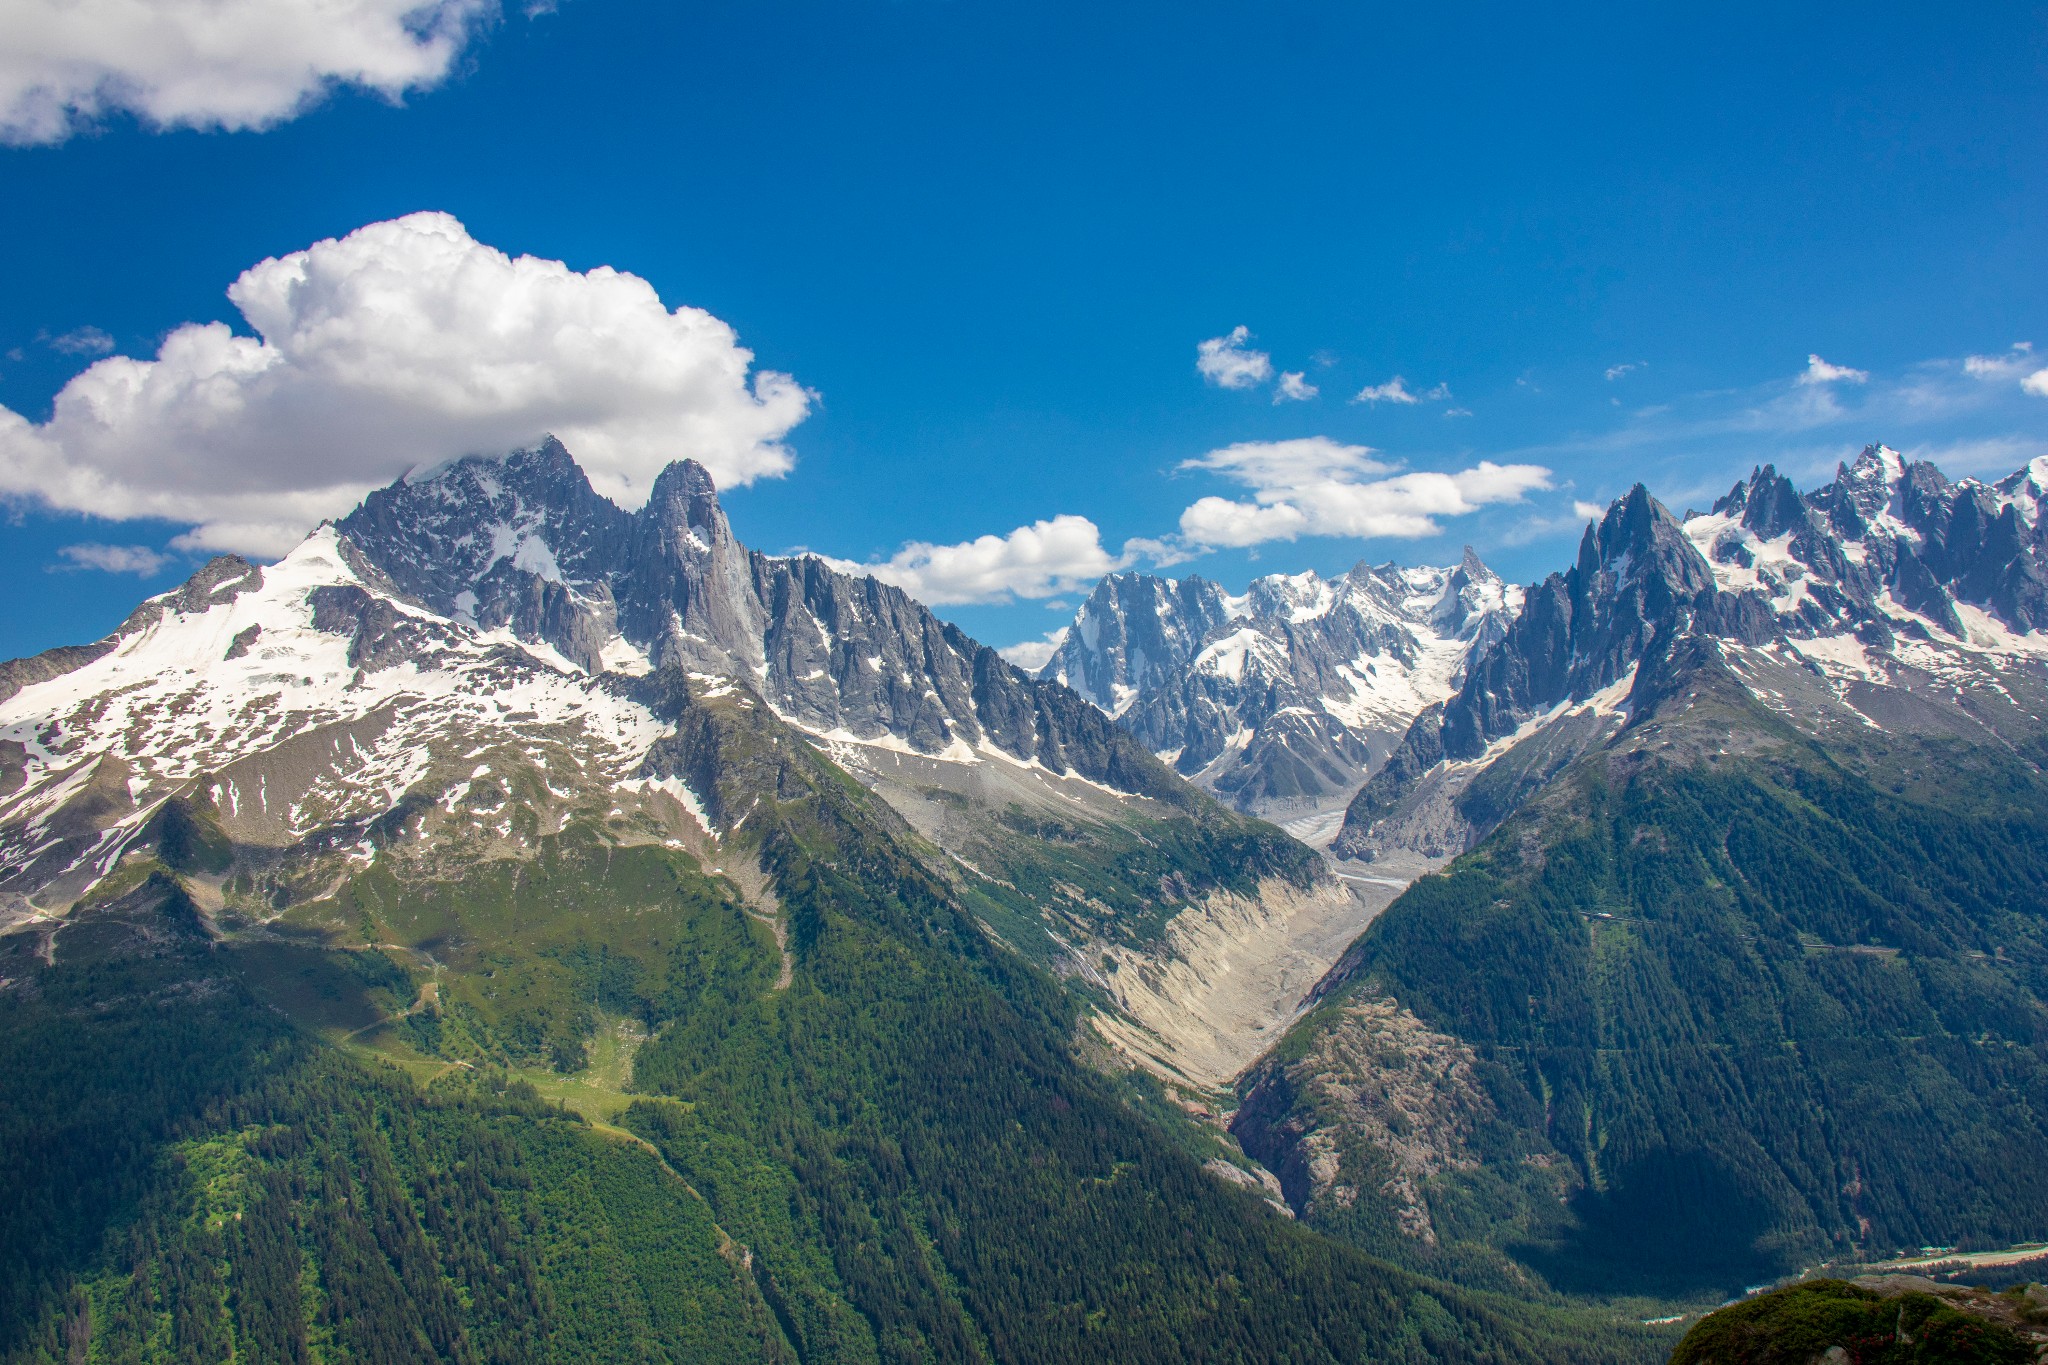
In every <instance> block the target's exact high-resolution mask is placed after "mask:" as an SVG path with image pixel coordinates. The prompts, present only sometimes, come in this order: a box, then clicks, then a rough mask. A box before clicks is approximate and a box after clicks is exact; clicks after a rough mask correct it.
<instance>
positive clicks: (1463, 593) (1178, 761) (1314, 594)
mask: <svg viewBox="0 0 2048 1365" xmlns="http://www.w3.org/2000/svg"><path fill="white" fill-rule="evenodd" d="M1520 606H1521V590H1520V589H1519V588H1515V587H1511V586H1509V585H1508V584H1505V583H1503V582H1502V581H1501V580H1500V578H1499V577H1498V576H1497V575H1495V574H1494V573H1493V572H1492V571H1491V570H1489V569H1488V568H1487V567H1486V566H1485V565H1484V564H1482V563H1481V562H1480V560H1479V557H1478V555H1476V554H1475V553H1473V552H1472V551H1471V550H1470V549H1467V550H1466V552H1465V557H1464V560H1463V561H1462V562H1461V563H1459V564H1457V565H1456V566H1454V567H1452V568H1448V569H1435V568H1418V569H1403V568H1401V567H1399V566H1397V565H1393V564H1383V565H1378V566H1373V565H1368V564H1364V563H1361V564H1359V565H1358V566H1357V567H1356V568H1354V569H1352V570H1351V572H1350V573H1348V574H1346V575H1344V577H1343V578H1341V579H1338V580H1336V581H1334V582H1326V581H1324V580H1323V579H1322V578H1320V577H1318V576H1317V575H1316V574H1314V573H1312V572H1311V573H1302V574H1295V575H1285V574H1274V575H1271V576H1268V577H1265V578H1260V579H1256V580H1254V581H1253V582H1252V584H1251V586H1250V587H1249V588H1248V589H1247V590H1246V591H1245V593H1244V595H1243V596H1240V597H1232V596H1230V595H1229V594H1227V593H1226V592H1225V591H1224V590H1223V589H1222V588H1221V587H1219V586H1218V585H1217V584H1215V583H1212V582H1210V581H1209V580H1207V579H1205V578H1202V577H1200V576H1199V575H1194V576H1190V577H1188V578H1183V579H1179V580H1170V579H1164V578H1160V577H1157V576H1155V575H1151V574H1139V573H1127V574H1112V575H1110V576H1109V577H1107V578H1104V579H1103V580H1102V581H1101V582H1100V583H1099V584H1097V585H1096V587H1095V590H1094V591H1093V592H1092V593H1090V594H1089V596H1088V599H1087V601H1085V602H1083V603H1082V604H1081V608H1080V610H1079V612H1077V613H1076V615H1075V617H1074V621H1073V624H1072V625H1071V626H1069V627H1068V628H1067V632H1066V635H1065V638H1064V639H1063V640H1062V641H1061V643H1060V646H1059V648H1058V650H1057V651H1056V652H1055V653H1054V654H1053V656H1052V658H1051V659H1049V660H1048V661H1047V662H1046V664H1045V665H1044V667H1042V668H1041V669H1040V670H1039V672H1038V676H1039V677H1041V678H1046V679H1050V680H1054V681H1057V682H1061V683H1064V684H1066V685H1067V686H1068V687H1071V688H1073V689H1074V690H1075V691H1077V692H1079V693H1080V694H1081V695H1082V696H1084V697H1086V698H1088V699H1089V700H1090V701H1092V702H1094V703H1095V704H1096V705H1097V706H1099V707H1101V708H1102V709H1103V710H1104V711H1106V712H1107V713H1108V714H1110V715H1112V716H1114V717H1116V718H1117V719H1118V721H1119V722H1121V723H1122V725H1123V726H1124V728H1125V729H1127V730H1129V731H1130V732H1131V733H1132V734H1133V735H1136V736H1137V737H1138V739H1139V740H1140V741H1141V742H1142V743H1143V744H1144V745H1145V747H1146V748H1148V749H1150V750H1152V751H1153V752H1154V753H1156V754H1157V755H1158V756H1159V758H1160V759H1161V760H1162V761H1163V762H1167V763H1170V764H1172V765H1173V767H1174V768H1175V770H1176V771H1178V772H1179V773H1180V774H1181V775H1182V776H1184V777H1187V778H1189V779H1190V780H1192V781H1194V782H1196V783H1197V784H1199V785H1201V786H1202V787H1205V788H1206V789H1208V790H1209V791H1212V792H1214V793H1216V794H1217V795H1218V796H1220V797H1222V798H1224V799H1226V800H1228V801H1230V802H1231V803H1232V804H1234V805H1236V806H1238V807H1240V808H1241V809H1245V810H1250V811H1256V812H1258V813H1260V814H1262V815H1267V816H1270V817H1273V818H1276V819H1282V820H1291V821H1295V822H1298V823H1299V824H1300V825H1301V826H1302V828H1303V829H1304V831H1305V832H1313V831H1314V830H1315V829H1316V828H1317V827H1318V824H1321V825H1323V826H1329V827H1332V828H1333V827H1334V825H1333V822H1332V821H1330V820H1328V819H1323V820H1321V821H1318V819H1317V817H1318V816H1320V815H1326V814H1328V813H1330V812H1332V809H1333V807H1337V806H1341V805H1342V804H1343V803H1344V801H1346V800H1348V799H1349V797H1350V796H1351V795H1352V794H1353V793H1354V792H1355V791H1356V790H1357V788H1358V786H1359V783H1360V782H1361V781H1362V780H1363V777H1364V774H1365V772H1366V771H1367V769H1368V768H1370V767H1372V766H1374V765H1376V764H1378V763H1380V762H1381V761H1382V760H1384V759H1385V758H1386V756H1387V752H1388V751H1389V750H1390V749H1391V748H1392V747H1393V745H1394V743H1395V742H1397V741H1398V740H1399V738H1400V736H1401V734H1402V733H1403V732H1404V731H1405V730H1406V729H1407V727H1408V723H1409V722H1410V721H1412V720H1413V719H1414V718H1415V716H1416V715H1417V714H1418V713H1419V712H1421V711H1422V710H1423V709H1424V708H1425V707H1427V706H1430V705H1433V704H1435V703H1438V702H1441V701H1443V700H1445V699H1446V698H1448V697H1449V696H1450V695H1451V694H1452V693H1453V692H1455V691H1456V690H1457V688H1458V686H1459V684H1460V683H1461V682H1462V681H1463V679H1464V672H1465V666H1466V662H1467V660H1468V659H1470V658H1471V657H1473V656H1474V655H1475V654H1479V653H1483V652H1484V651H1485V649H1486V648H1487V647H1489V646H1491V645H1492V644H1494V643H1495V642H1497V641H1498V640H1499V638H1500V635H1501V633H1502V632H1503V631H1504V630H1505V629H1506V625H1507V623H1508V622H1509V621H1511V620H1513V619H1514V616H1515V614H1516V612H1517V611H1519V610H1520ZM1325 832H1327V831H1325Z"/></svg>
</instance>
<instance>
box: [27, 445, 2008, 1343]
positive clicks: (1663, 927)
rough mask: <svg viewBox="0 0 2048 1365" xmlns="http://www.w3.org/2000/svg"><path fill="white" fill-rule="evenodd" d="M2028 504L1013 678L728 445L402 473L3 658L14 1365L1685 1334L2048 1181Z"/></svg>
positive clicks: (1410, 580) (1669, 549)
mask: <svg viewBox="0 0 2048 1365" xmlns="http://www.w3.org/2000/svg"><path fill="white" fill-rule="evenodd" d="M2044 510H2048V460H2043V461H2036V462H2035V463H2034V464H2033V465H2031V466H2029V467H2028V468H2027V469H2025V470H2022V471H2021V472H2020V473H2018V474H2016V475H2014V476H2013V477H2012V478H2010V479H2006V480H2003V481H2001V482H1999V483H1996V484H1984V483H1978V482H1974V481H1969V480H1965V481H1962V482H1951V481H1949V480H1948V479H1947V478H1946V477H1944V476H1943V475H1942V474H1941V473H1940V472H1939V471H1938V470H1936V469H1935V468H1934V467H1933V466H1931V465H1928V464H1908V463H1906V462H1905V461H1904V460H1903V459H1902V458H1901V457H1900V456H1898V455H1897V454H1896V453H1895V452H1892V451H1890V450H1888V449H1885V448H1883V447H1872V448H1870V449H1868V450H1866V451H1865V452H1864V453H1863V455H1862V456H1861V457H1860V458H1859V459H1858V460H1857V461H1856V462H1855V463H1854V464H1853V465H1848V466H1845V467H1843V468H1842V469H1840V470H1839V472H1838V475H1837V477H1836V479H1835V481H1834V482H1833V483H1831V484H1829V485H1828V486H1826V487H1824V488H1821V489H1819V490H1816V491H1811V492H1805V493H1802V492H1801V491H1800V490H1798V489H1796V488H1794V487H1793V486H1792V485H1791V484H1790V483H1789V482H1788V481H1787V480H1785V479H1784V478H1782V477H1781V476H1779V475H1778V474H1777V473H1776V472H1775V471H1774V470H1772V469H1769V468H1764V469H1759V470H1758V471H1757V472H1756V473H1755V474H1754V475H1753V476H1752V477H1751V478H1749V479H1748V480H1746V481H1744V482H1743V483H1741V484H1739V485H1737V486H1736V487H1735V488H1734V489H1733V490H1731V492H1730V493H1729V494H1728V496H1727V497H1725V498H1723V499H1721V500H1720V501H1719V502H1717V503H1716V504H1715V506H1714V507H1713V509H1712V510H1711V511H1710V512H1708V513H1705V514H1700V515H1688V516H1687V517H1685V518H1683V519H1680V518H1678V517H1675V516H1673V515H1672V514H1671V513H1670V512H1669V511H1668V510H1667V509H1666V508H1664V507H1663V506H1662V505H1661V504H1659V503H1658V502H1657V501H1656V500H1655V499H1654V498H1653V497H1652V496H1651V495H1650V493H1649V492H1648V491H1647V490H1646V489H1643V488H1640V487H1638V488H1637V489H1635V490H1634V491H1632V492H1631V493H1629V494H1628V495H1627V496H1625V497H1624V498H1622V499H1620V500H1619V501H1617V502H1616V503H1615V504H1614V505H1613V506H1612V507H1611V508H1609V509H1608V510H1607V511H1606V513H1605V515H1604V516H1603V517H1602V518H1600V519H1599V520H1598V521H1597V522H1596V523H1595V524H1594V525H1592V526H1590V527H1589V528H1588V529H1587V531H1586V534H1585V538H1584V541H1583V543H1582V545H1581V547H1580V551H1579V556H1578V559H1577V562H1576V563H1575V564H1574V565H1573V566H1572V567H1571V568H1570V569H1569V570H1568V571H1566V572H1564V573H1560V574H1555V575H1552V576H1551V577H1550V578H1548V579H1546V580H1545V581H1544V582H1542V583H1540V584H1537V585H1534V586H1531V587H1528V588H1517V587H1513V586H1511V585H1508V584H1506V583H1504V582H1503V581H1502V580H1501V579H1500V578H1498V577H1497V576H1496V575H1494V574H1493V573H1491V572H1490V571H1489V570H1487V569H1486V568H1485V566H1484V564H1483V563H1482V562H1481V560H1480V559H1479V557H1478V556H1477V555H1475V554H1473V553H1471V552H1470V551H1468V552H1467V553H1466V555H1465V557H1464V559H1463V561H1462V562H1461V563H1459V564H1458V565H1456V566H1453V567H1450V568H1444V569H1432V568H1420V569H1413V568H1411V569H1403V568H1397V567H1394V566H1386V565H1383V566H1377V567H1374V566H1367V565H1360V566H1359V567H1358V568H1356V569H1354V570H1352V571H1351V572H1350V573H1349V574H1347V575H1345V576H1344V577H1343V578H1341V579H1339V580H1335V581H1326V580H1323V579H1320V578H1318V577H1316V576H1314V575H1298V576H1291V577H1290V576H1275V577H1271V578H1265V579H1260V580H1258V581H1256V582H1254V583H1253V584H1251V585H1250V587H1249V589H1248V590H1247V591H1246V592H1245V593H1244V594H1243V595H1242V596H1233V595H1231V594H1229V593H1227V592H1226V591H1225V590H1224V589H1223V588H1221V587H1220V586H1218V585H1216V584H1214V583H1211V582H1208V581H1205V580H1203V579H1201V578H1196V577H1191V578H1187V579H1182V580H1179V581H1170V580H1167V579H1163V578H1159V577H1154V576H1148V575H1143V574H1120V575H1115V576H1112V577H1110V578H1106V579H1104V580H1103V581H1102V582H1101V583H1100V584H1099V585H1098V586H1097V587H1096V588H1095V590H1094V592H1093V593H1092V594H1091V595H1090V596H1089V598H1088V600H1087V601H1086V602H1085V603H1084V605H1083V606H1082V607H1081V609H1080V611H1079V614H1078V616H1077V617H1076V620H1075V622H1074V624H1073V626H1072V627H1071V628H1070V629H1069V631H1068V633H1067V635H1066V637H1065V640H1064V643H1063V644H1062V645H1061V646H1060V648H1059V650H1058V652H1057V653H1056V654H1055V655H1054V657H1053V658H1052V660H1051V661H1050V662H1049V663H1048V664H1047V665H1046V666H1045V668H1044V669H1043V670H1041V671H1040V674H1039V675H1038V676H1036V677H1034V676H1029V675H1026V674H1025V673H1023V672H1021V671H1019V670H1018V669H1016V668H1013V667H1012V666H1010V665H1009V664H1007V663H1005V662H1004V661H1003V660H1002V658H1001V657H1000V656H999V655H998V654H997V653H996V652H995V651H993V650H991V649H989V648H987V647H985V646H982V645H980V644H977V643H976V642H975V641H973V640H971V639H969V638H968V637H966V636H965V635H964V634H963V633H961V632H960V631H959V630H958V629H956V628H955V627H953V626H950V625H948V624H945V623H943V622H941V621H940V620H939V619H938V618H936V617H935V616H933V615H932V614H931V613H930V612H929V611H928V610H926V609H925V608H924V607H922V606H920V605H919V604H918V603H916V602H915V601H913V600H912V599H910V598H909V597H907V596H905V595H904V594H903V593H902V592H900V591H898V590H897V589H895V588H891V587H888V586H884V585H882V584H880V583H878V582H877V581H875V580H873V579H871V578H867V577H863V576H860V575H857V574H849V573H845V572H840V571H837V570H835V569H834V568H832V567H831V566H829V565H827V564H826V563H825V562H823V561H821V560H818V559H815V558H809V557H795V558H779V557H772V556H768V555H764V554H761V553H758V552H755V551H751V550H749V549H747V548H746V547H745V546H743V545H742V544H741V543H740V542H739V541H738V540H737V539H736V538H735V536H734V534H733V532H732V530H731V528H730V526H729V525H728V523H727V520H726V517H725V514H724V512H723V511H722V510H721V508H720V505H719V502H718V498H717V494H716V491H715V490H714V488H713V487H712V483H711V480H710V478H709V477H708V475H707V474H706V473H705V472H704V470H703V469H702V468H701V467H699V466H697V465H695V464H693V463H690V462H687V461H684V462H679V463H677V464H674V465H672V466H670V467H669V469H668V470H667V472H666V473H664V474H663V475H662V477H661V478H660V480H659V481H658V482H657V483H656V485H655V487H654V490H653V493H652V495H651V497H650V498H649V500H648V501H647V503H646V505H645V506H644V507H642V508H641V509H639V510H637V511H626V510H623V509H621V508H619V507H618V506H616V505H615V504H613V503H611V502H609V501H607V500H606V499H604V498H602V497H600V496H599V495H597V494H596V493H595V492H594V491H593V490H592V488H591V486H590V484H589V482H588V481H587V480H586V478H585V477H584V474H583V472H582V470H581V469H579V468H578V466H577V464H576V462H575V460H574V459H573V458H572V456H571V454H570V452H569V451H567V450H565V449H564V448H563V447H562V446H561V445H560V444H559V443H556V442H554V441H552V440H549V441H547V442H543V443H541V444H540V445H537V446H535V447H533V448H530V449H524V450H519V451H515V452H513V453H511V454H509V455H505V456H503V457H498V458H485V457H477V456H470V457H466V458H463V459H460V460H456V461H454V462H452V463H450V464H447V465H444V466H441V467H439V468H435V469H429V470H424V471H421V472H419V473H417V474H415V475H413V476H410V477H408V478H407V479H404V480H401V481H400V482H398V483H395V484H393V485H392V486H390V487H388V488H385V489H383V490H380V491H378V492H376V493H374V494H372V495H371V496H370V497H369V498H368V499H367V500H366V501H365V502H364V503H363V504H362V505H361V506H360V507H359V508H358V509H357V510H356V511H355V512H353V513H352V514H350V515H349V516H347V517H345V518H343V519H342V520H340V521H339V522H336V523H333V524H329V525H324V526H322V527H321V528H320V529H318V530H317V531H315V532H314V533H313V534H312V535H311V536H309V537H308V538H307V539H306V540H305V541H304V543H302V544H301V545H300V546H299V547H298V548H297V549H296V550H294V551H293V552H292V553H290V554H288V555H286V556H285V557H284V558H282V559H281V560H279V561H278V562H277V563H275V564H270V565H263V566H259V565H254V564H250V563H247V562H244V561H242V560H239V559H234V558H223V559H217V560H215V561H213V562H212V563H210V564H208V565H206V566H205V567H204V568H202V569H201V570H200V571H199V572H198V573H197V574H196V575H194V576H193V577H192V578H191V580H190V581H188V582H187V583H185V584H184V585H183V586H182V587H180V588H178V589H177V590H175V591H173V592H171V593H168V594H165V595H163V596H160V597H156V598H153V599H151V600H149V601H147V602H145V603H143V604H142V605H141V606H140V607H138V608H137V609H136V611H135V612H134V613H133V614H132V615H131V616H130V617H129V618H128V620H127V621H126V622H125V624H123V625H122V626H121V628H120V629H119V630H118V631H116V632H115V633H114V634H113V635H112V636H109V637H108V638H106V639H104V640H101V641H99V642H97V643H95V644H89V645H79V646H71V647H67V648H63V649H59V650H54V651H51V652H49V653H46V654H42V655H38V656H36V657H34V658H30V659H23V660H17V661H15V662H12V663H8V664H4V665H0V1076H4V1078H5V1079H4V1080H0V1360H5V1361H51V1362H55V1361H67V1362H70V1361H102V1360H104V1361H114V1360H122V1361H128V1360H137V1361H142V1360H150V1361H154V1360H179V1361H184V1360H192V1361H217V1360H235V1361H293V1362H312V1361H332V1362H339V1361H350V1362H355V1361H367V1362H381V1361H393V1362H397V1361H418V1360H446V1361H464V1362H468V1361H475V1362H486V1361H489V1362H498V1361H504V1362H511V1361H529V1360H531V1361H541V1360H555V1361H587V1360H635V1361H705V1360H717V1361H721V1362H723V1361H729V1360H763V1361H776V1362H783V1361H801V1362H840V1361H872V1362H883V1361H887V1362H898V1361H901V1362H909V1361H956V1360H958V1361H1020V1362H1021V1361H1030V1362H1038V1361H1045V1362H1054V1361H1073V1362H1084V1361H1085V1362H1094V1361H1118V1362H1149V1361H1161V1362H1164V1361H1181V1360H1202V1361H1276V1362H1277V1361H1286V1362H1320V1361H1330V1362H1336V1361H1346V1362H1349V1361H1364V1360H1373V1361H1414V1362H1421V1361H1437V1360H1443V1361H1459V1360H1474V1361H1479V1360H1484V1361H1490V1362H1509V1361H1556V1362H1577V1361H1587V1362H1592V1361H1635V1360H1642V1361H1649V1360H1656V1359H1661V1358H1663V1357H1664V1355H1666V1354H1667V1353H1668V1352H1669V1351H1670V1349H1671V1348H1672V1346H1673V1345H1674V1344H1675V1343H1676V1342H1677V1340H1678V1338H1679V1337H1680V1336H1681V1335H1682V1334H1683V1331H1684V1327H1683V1326H1682V1325H1680V1324H1679V1323H1678V1321H1677V1318H1676V1317H1674V1316H1673V1315H1674V1314H1682V1313H1683V1312H1685V1311H1686V1310H1688V1309H1690V1308H1692V1307H1697V1306H1704V1305H1710V1304H1712V1303H1714V1302H1717V1301H1719V1300H1720V1299H1722V1298H1724V1297H1726V1296H1727V1294H1728V1293H1729V1292H1730V1291H1739V1290H1740V1289H1741V1288H1743V1287H1745V1286H1748V1285H1754V1284H1757V1283H1759V1282H1768V1281H1770V1280H1771V1279H1773V1278H1775V1277H1778V1276H1781V1275H1786V1274H1789V1273H1793V1272H1796V1271H1798V1270H1800V1269H1802V1268H1805V1267H1810V1266H1814V1265H1816V1264H1819V1263H1821V1262H1829V1263H1833V1264H1844V1263H1850V1262H1855V1263H1859V1264H1862V1263H1875V1262H1880V1261H1883V1260H1885V1259H1886V1258H1888V1257H1890V1256H1893V1255H1894V1254H1896V1253H1898V1252H1901V1251H1905V1250H1909V1249H1913V1248H1919V1247H1921V1246H1923V1245H1937V1246H1940V1247H1944V1248H1957V1247H1959V1248H1962V1249H1964V1250H1966V1251H1967V1250H1969V1249H1972V1248H1977V1247H1992V1246H2000V1247H2002V1246H2006V1245H2008V1244H2013V1243H2021V1242H2027V1241H2030V1240H2033V1241H2038V1240H2040V1239H2042V1238H2044V1237H2048V775H2044V772H2043V768H2042V764H2043V763H2044V762H2048V636H2044V635H2043V634H2042V633H2041V631H2042V628H2043V627H2048V520H2044V516H2043V512H2044ZM1269 820H1272V821H1278V822H1280V823H1279V824H1273V823H1267V821H1269ZM1283 826H1284V827H1283ZM1289 831H1292V832H1291V833H1290V832H1289ZM1296 836H1299V837H1296ZM1658 1319H1662V1321H1658Z"/></svg>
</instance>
